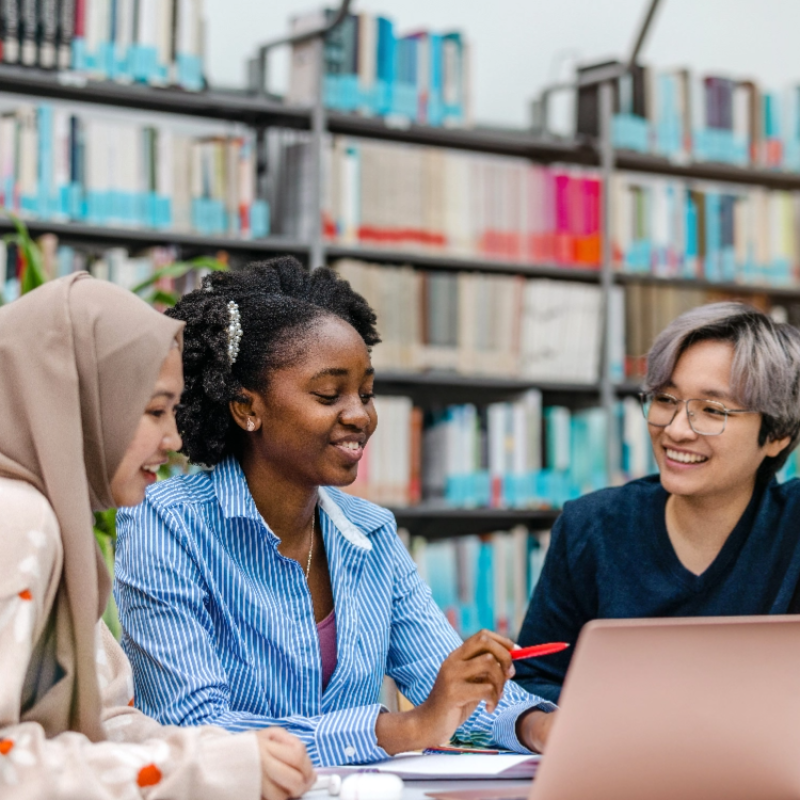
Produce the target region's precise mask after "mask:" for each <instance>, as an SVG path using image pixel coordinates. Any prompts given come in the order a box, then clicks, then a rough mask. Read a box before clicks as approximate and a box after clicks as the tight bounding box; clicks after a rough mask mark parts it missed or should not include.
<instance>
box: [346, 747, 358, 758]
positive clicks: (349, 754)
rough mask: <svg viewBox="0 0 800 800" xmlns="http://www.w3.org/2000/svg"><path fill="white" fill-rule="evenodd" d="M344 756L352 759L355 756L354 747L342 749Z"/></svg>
mask: <svg viewBox="0 0 800 800" xmlns="http://www.w3.org/2000/svg"><path fill="white" fill-rule="evenodd" d="M344 754H345V755H346V756H347V757H348V758H352V757H353V756H354V755H355V754H356V749H355V747H345V749H344Z"/></svg>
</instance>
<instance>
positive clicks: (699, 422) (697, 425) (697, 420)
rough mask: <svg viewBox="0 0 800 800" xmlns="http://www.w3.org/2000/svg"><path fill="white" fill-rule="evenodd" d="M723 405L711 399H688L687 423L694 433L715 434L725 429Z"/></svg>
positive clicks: (725, 414) (725, 415)
mask: <svg viewBox="0 0 800 800" xmlns="http://www.w3.org/2000/svg"><path fill="white" fill-rule="evenodd" d="M726 417H727V413H726V412H725V406H723V405H722V403H716V402H714V401H713V400H690V401H689V423H690V424H691V426H692V430H694V432H695V433H705V434H706V435H710V436H716V435H718V434H720V433H722V432H723V431H724V430H725V418H726Z"/></svg>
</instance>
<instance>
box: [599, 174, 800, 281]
mask: <svg viewBox="0 0 800 800" xmlns="http://www.w3.org/2000/svg"><path fill="white" fill-rule="evenodd" d="M610 193H611V204H612V208H613V209H614V213H613V214H612V226H613V227H612V234H611V244H612V253H613V259H614V266H615V268H617V269H621V270H625V271H628V272H646V273H652V274H654V275H660V276H662V277H670V278H701V279H704V280H707V281H717V282H720V281H724V282H731V283H733V282H735V283H742V284H763V285H767V286H788V285H792V284H795V283H796V282H797V280H798V278H800V229H798V225H800V222H799V221H800V194H798V193H797V192H785V191H770V190H768V189H765V188H762V187H760V186H755V187H754V186H739V185H736V184H724V185H720V184H713V183H706V182H691V183H689V182H686V181H679V180H675V179H671V178H663V177H658V176H644V175H640V174H634V173H617V174H615V175H614V176H613V177H612V179H611V187H610Z"/></svg>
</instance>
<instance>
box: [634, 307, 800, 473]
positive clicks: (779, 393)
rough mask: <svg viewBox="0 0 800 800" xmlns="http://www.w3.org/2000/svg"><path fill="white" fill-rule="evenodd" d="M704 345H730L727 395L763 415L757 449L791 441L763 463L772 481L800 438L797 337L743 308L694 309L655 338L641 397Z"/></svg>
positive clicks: (799, 350) (799, 341)
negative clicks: (695, 346)
mask: <svg viewBox="0 0 800 800" xmlns="http://www.w3.org/2000/svg"><path fill="white" fill-rule="evenodd" d="M708 340H717V341H725V342H730V343H731V344H732V345H733V350H734V357H733V365H732V366H731V392H732V393H733V397H734V399H735V400H736V401H737V402H738V403H741V404H742V407H744V408H748V409H752V410H753V411H759V412H761V415H762V423H761V431H760V432H759V445H763V444H764V443H765V442H766V441H768V440H774V439H782V438H783V437H785V436H789V437H791V442H790V443H789V446H788V447H786V448H785V449H784V450H783V451H782V452H781V453H780V454H779V455H778V456H776V457H775V458H766V459H764V464H763V465H762V467H764V470H763V472H765V473H766V475H765V477H766V476H767V475H769V476H771V475H773V474H774V473H775V472H777V471H778V470H779V469H780V468H781V467H782V466H783V464H784V463H785V462H786V459H787V458H788V456H789V453H790V452H791V451H792V450H793V449H794V448H795V447H796V445H797V441H798V434H800V331H799V330H798V329H797V328H795V327H793V326H792V325H788V324H786V323H781V322H775V321H774V320H772V319H771V318H770V317H769V316H768V315H767V314H764V313H763V312H761V311H759V310H758V309H757V308H754V307H753V306H750V305H747V304H745V303H731V302H727V303H710V304H708V305H704V306H698V307H697V308H693V309H691V310H690V311H687V312H686V313H684V314H681V315H680V316H679V317H678V318H677V319H675V320H673V321H672V322H671V323H670V324H669V325H667V327H666V328H664V330H663V331H661V333H660V334H659V335H658V336H657V337H656V339H655V341H654V342H653V346H652V347H651V348H650V352H649V353H648V354H647V375H646V378H645V387H644V388H645V391H657V390H659V389H662V388H663V387H664V386H666V385H667V384H668V383H669V381H670V380H671V378H672V373H673V371H674V370H675V365H676V364H677V363H678V359H679V358H680V357H681V355H682V354H683V353H684V352H685V350H686V349H687V348H688V347H690V346H691V345H693V344H696V343H697V342H702V341H708ZM767 462H769V463H767ZM760 473H761V471H760Z"/></svg>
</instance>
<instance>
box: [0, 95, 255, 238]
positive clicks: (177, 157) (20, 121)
mask: <svg viewBox="0 0 800 800" xmlns="http://www.w3.org/2000/svg"><path fill="white" fill-rule="evenodd" d="M195 130H196V129H195ZM226 130H228V129H227V128H226ZM235 131H236V132H235V133H230V132H224V131H222V130H220V132H218V133H217V134H212V135H202V134H200V135H198V134H197V133H195V132H187V130H186V129H183V130H182V129H180V128H177V127H172V126H170V125H168V124H164V123H161V124H146V123H140V122H138V121H137V120H135V119H126V118H122V119H120V118H115V117H111V116H108V115H103V114H92V113H90V112H84V111H81V112H80V113H74V112H73V110H71V109H69V108H65V107H61V106H57V105H51V104H49V103H42V104H40V105H37V106H33V105H22V106H19V105H17V106H15V107H13V108H9V109H7V110H5V111H4V112H3V113H2V114H0V204H2V206H3V207H4V208H6V209H9V210H12V211H15V212H18V213H21V214H24V215H30V216H32V217H36V218H39V219H54V220H76V221H80V222H85V223H88V224H92V225H115V226H134V227H149V228H156V229H164V230H166V229H169V230H177V231H195V232H197V233H201V234H206V235H230V236H234V237H240V238H258V237H262V236H266V235H267V234H268V233H269V206H268V204H267V203H266V202H265V201H264V200H262V199H260V198H258V197H256V194H255V186H256V156H255V149H254V134H253V132H252V131H251V130H249V129H244V128H242V129H241V130H239V129H235Z"/></svg>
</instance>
